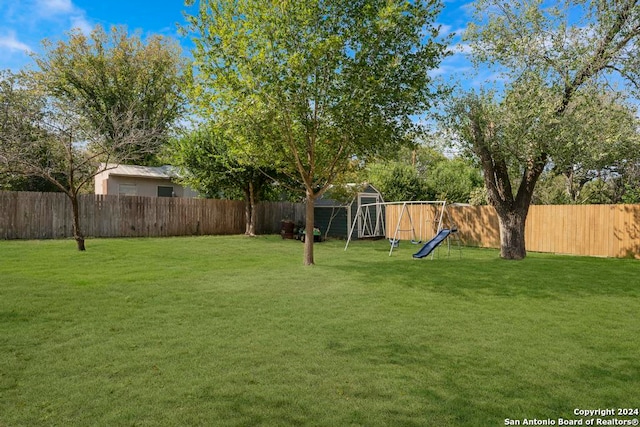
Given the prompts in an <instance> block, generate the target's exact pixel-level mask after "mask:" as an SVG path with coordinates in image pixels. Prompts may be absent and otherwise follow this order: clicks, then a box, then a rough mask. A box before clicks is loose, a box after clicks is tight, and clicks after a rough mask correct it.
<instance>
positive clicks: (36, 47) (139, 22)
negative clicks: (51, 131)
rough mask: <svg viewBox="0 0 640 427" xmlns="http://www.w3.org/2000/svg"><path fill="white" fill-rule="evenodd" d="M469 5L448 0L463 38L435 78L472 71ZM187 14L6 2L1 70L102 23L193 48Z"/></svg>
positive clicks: (153, 7)
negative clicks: (466, 40)
mask: <svg viewBox="0 0 640 427" xmlns="http://www.w3.org/2000/svg"><path fill="white" fill-rule="evenodd" d="M469 3H470V2H469V1H465V0H456V1H454V0H445V8H444V10H443V13H442V14H441V15H440V17H439V19H438V23H439V24H441V25H442V31H443V33H445V34H448V33H451V32H455V33H456V34H457V36H456V37H455V38H454V40H453V44H454V45H455V46H456V51H457V53H456V54H455V55H454V56H453V57H450V58H447V59H446V60H445V61H444V62H443V64H442V66H441V68H440V69H439V70H435V71H433V72H432V75H438V76H441V77H444V78H448V77H451V76H455V78H456V79H460V78H464V77H463V76H462V74H461V73H464V72H467V71H470V68H471V67H470V65H469V62H468V61H467V60H466V59H465V55H464V47H463V46H462V45H461V44H460V37H459V36H460V34H461V33H462V32H463V31H464V29H465V28H466V26H467V23H468V21H469V19H470V10H469ZM185 10H187V8H186V7H185V6H184V1H183V0H164V1H163V0H160V1H158V0H153V1H152V0H128V1H127V0H0V69H7V68H8V69H11V70H13V71H17V70H19V69H21V68H23V67H24V66H25V65H27V64H32V63H33V61H32V59H31V58H30V57H29V52H36V53H38V52H40V50H41V47H40V42H41V40H42V39H44V38H48V39H50V40H58V39H64V38H65V33H66V32H68V31H69V30H71V29H72V28H80V29H81V30H82V31H85V32H89V31H90V30H91V28H93V27H94V26H95V25H96V24H100V25H102V26H103V27H105V28H109V27H110V26H111V25H126V26H127V28H128V29H129V30H130V31H132V30H138V31H140V32H141V34H142V35H143V36H145V35H148V34H152V33H155V34H163V35H167V36H172V37H175V38H177V39H179V40H182V41H181V44H182V45H183V46H185V47H188V43H187V41H186V40H184V39H181V38H180V36H179V35H178V30H177V25H178V24H181V23H184V18H183V11H185Z"/></svg>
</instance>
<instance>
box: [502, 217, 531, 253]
mask: <svg viewBox="0 0 640 427" xmlns="http://www.w3.org/2000/svg"><path fill="white" fill-rule="evenodd" d="M498 219H499V222H500V257H501V258H503V259H511V260H520V259H524V257H526V256H527V251H526V247H525V240H524V226H525V223H526V219H527V211H521V210H508V211H502V210H498Z"/></svg>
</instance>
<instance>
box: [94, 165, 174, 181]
mask: <svg viewBox="0 0 640 427" xmlns="http://www.w3.org/2000/svg"><path fill="white" fill-rule="evenodd" d="M100 166H101V169H106V170H105V173H107V174H108V175H117V176H132V177H137V178H160V179H171V178H177V177H178V171H177V169H176V168H175V167H173V166H170V165H165V166H137V165H118V166H115V165H112V164H109V165H106V167H105V165H104V164H102V165H100ZM114 166H115V167H114Z"/></svg>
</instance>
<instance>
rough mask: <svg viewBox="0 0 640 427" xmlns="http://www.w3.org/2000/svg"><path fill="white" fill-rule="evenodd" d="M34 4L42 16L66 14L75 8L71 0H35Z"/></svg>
mask: <svg viewBox="0 0 640 427" xmlns="http://www.w3.org/2000/svg"><path fill="white" fill-rule="evenodd" d="M36 6H37V8H38V12H39V14H41V15H44V16H48V15H49V16H50V15H63V14H68V13H71V12H73V11H74V10H75V9H76V8H75V6H74V5H73V3H72V2H71V0H37V2H36Z"/></svg>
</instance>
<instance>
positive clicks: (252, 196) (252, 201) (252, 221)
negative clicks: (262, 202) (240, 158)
mask: <svg viewBox="0 0 640 427" xmlns="http://www.w3.org/2000/svg"><path fill="white" fill-rule="evenodd" d="M249 206H250V208H251V214H250V215H249V233H248V234H249V236H252V237H253V236H255V235H256V192H255V191H254V188H253V182H249Z"/></svg>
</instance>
